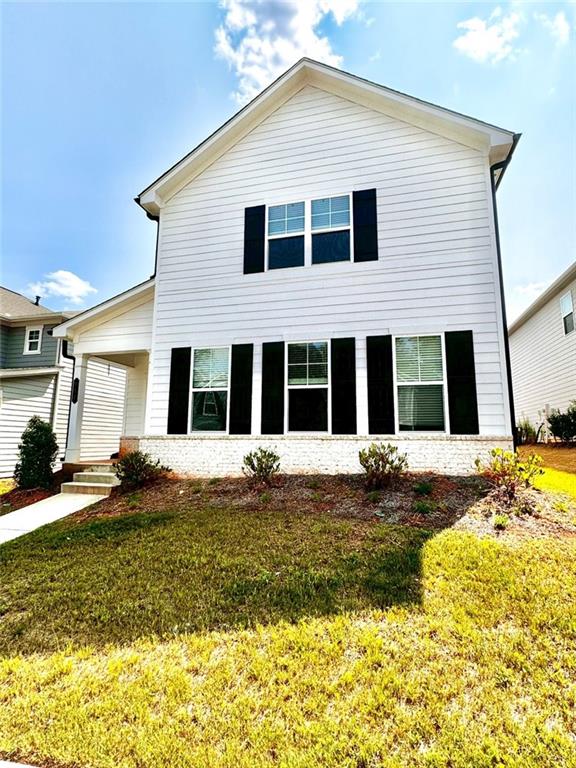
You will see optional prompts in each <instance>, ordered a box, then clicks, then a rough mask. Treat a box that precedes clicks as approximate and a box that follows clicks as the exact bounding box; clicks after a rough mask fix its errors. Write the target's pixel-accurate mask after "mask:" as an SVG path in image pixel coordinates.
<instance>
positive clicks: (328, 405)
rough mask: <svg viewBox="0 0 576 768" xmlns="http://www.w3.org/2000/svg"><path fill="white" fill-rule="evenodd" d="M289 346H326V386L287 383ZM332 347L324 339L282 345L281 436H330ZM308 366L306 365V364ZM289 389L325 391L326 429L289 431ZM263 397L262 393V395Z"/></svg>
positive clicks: (303, 340)
mask: <svg viewBox="0 0 576 768" xmlns="http://www.w3.org/2000/svg"><path fill="white" fill-rule="evenodd" d="M290 344H326V352H327V363H326V366H327V367H326V371H327V377H326V378H327V382H326V384H289V383H288V347H289V345H290ZM331 347H332V345H331V343H330V339H328V338H326V337H324V338H321V339H294V340H291V341H287V342H285V344H284V392H285V397H284V432H283V435H296V436H298V435H303V436H306V435H312V436H314V435H331V434H332V418H331V416H332V386H331V379H332V376H331V373H332V349H331ZM306 365H307V366H308V363H306ZM291 389H325V390H326V391H327V397H326V429H325V430H322V431H308V430H306V431H305V432H297V431H295V430H290V429H289V425H290V422H289V406H290V403H289V399H290V397H289V395H290V390H291ZM262 396H263V397H264V392H263V393H262Z"/></svg>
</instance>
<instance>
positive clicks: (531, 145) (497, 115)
mask: <svg viewBox="0 0 576 768" xmlns="http://www.w3.org/2000/svg"><path fill="white" fill-rule="evenodd" d="M1 14H2V19H1V20H2V62H1V63H2V69H1V77H2V83H1V85H2V105H1V106H2V115H3V117H2V136H1V144H2V158H1V159H2V209H1V213H2V219H1V227H2V233H1V234H2V242H1V246H2V248H1V263H0V270H1V274H0V280H1V282H2V284H3V285H6V286H8V287H10V288H12V289H14V290H18V291H24V292H28V293H29V294H33V293H35V292H36V290H38V292H40V293H42V295H43V296H44V301H45V303H46V304H47V305H48V306H51V307H53V308H54V309H59V308H74V309H79V308H82V307H85V306H90V305H91V304H94V303H97V302H99V301H102V300H103V299H105V298H107V297H109V296H111V295H113V294H115V293H118V292H119V291H121V290H124V289H126V288H128V287H130V286H131V285H133V284H135V283H137V282H140V281H142V280H144V279H146V278H147V277H149V275H150V274H151V273H152V270H153V264H154V242H155V229H156V227H155V224H153V223H152V222H150V221H148V219H147V218H146V216H145V214H144V212H143V211H142V210H141V209H140V208H139V207H138V206H137V205H136V204H135V203H134V202H133V198H134V196H135V195H136V194H137V193H138V192H139V191H141V190H142V189H143V188H144V187H145V186H146V185H147V184H148V183H149V182H151V181H152V180H153V179H155V178H156V177H157V176H158V175H159V174H160V173H162V172H163V171H164V170H166V169H167V168H168V167H169V166H170V165H172V164H173V163H174V162H175V161H176V160H178V159H179V158H180V157H181V156H182V155H184V154H185V153H186V152H188V151H189V150H190V149H191V148H192V147H193V146H195V145H196V144H197V143H198V142H199V141H201V140H202V139H203V138H205V137H206V135H208V134H209V133H211V132H212V131H213V130H214V129H215V128H217V127H218V126H219V125H220V124H221V123H222V122H224V121H225V120H226V119H227V118H228V117H229V116H230V115H231V114H232V113H233V112H235V111H236V110H237V108H238V106H239V105H240V104H241V103H243V102H244V101H245V100H246V99H247V98H249V97H251V96H252V95H254V94H255V93H256V92H258V90H260V88H261V87H263V86H264V85H266V84H267V83H268V82H269V81H270V80H271V79H272V78H273V77H275V76H277V75H278V74H279V73H280V72H282V71H283V70H284V69H286V68H287V67H288V66H290V65H291V64H292V63H294V61H295V60H297V59H298V58H300V57H301V56H302V55H308V56H311V57H313V58H318V59H321V60H324V61H327V62H328V63H331V64H334V65H336V66H341V67H342V68H343V69H345V70H347V71H350V72H353V73H355V74H358V75H360V76H363V77H366V78H369V79H371V80H375V81H377V82H380V83H383V84H384V85H388V86H390V87H392V88H396V89H398V90H401V91H405V92H406V93H410V94H413V95H414V96H418V97H420V98H422V99H426V100H429V101H432V102H435V103H438V104H441V105H443V106H446V107H449V108H452V109H455V110H458V111H461V112H464V113H466V114H470V115H472V116H475V117H478V118H481V119H483V120H486V121H488V122H492V123H495V124H496V125H500V126H502V127H504V128H508V129H511V130H514V131H518V132H522V134H523V136H522V139H521V141H520V144H519V146H518V149H517V152H516V154H515V157H514V161H513V163H512V164H511V166H510V168H509V169H508V172H507V174H506V178H505V180H504V181H503V183H502V186H501V188H500V191H499V194H498V196H499V211H500V226H501V237H502V249H503V258H504V276H505V284H506V293H507V299H508V303H509V316H511V317H513V316H514V315H515V314H517V313H518V312H519V311H520V310H521V309H522V308H523V307H525V306H527V304H528V303H530V301H531V300H533V299H534V298H535V296H536V295H538V293H539V292H540V291H541V290H542V289H543V288H544V286H545V285H546V284H548V283H550V282H551V281H552V280H553V279H555V278H556V277H557V276H558V275H559V274H560V273H561V272H562V271H563V270H564V269H566V268H567V267H568V265H569V264H570V263H571V261H573V260H574V258H575V255H576V215H575V214H576V99H575V94H576V44H575V15H576V5H575V4H574V3H546V2H542V3H538V2H536V3H520V2H513V3H502V4H500V5H498V4H496V3H458V2H452V3H435V2H421V3H414V4H412V3H409V2H402V3H369V2H362V1H361V0H305V2H301V3H297V2H282V3H278V2H269V1H268V0H262V2H255V3H252V2H246V1H245V0H226V2H223V3H220V4H218V3H215V2H205V3H196V2H191V3H185V2H180V3H168V2H165V3H148V2H140V3H138V2H127V3H83V2H75V3H46V2H44V3H28V2H17V3H10V2H4V3H3V4H2V6H1Z"/></svg>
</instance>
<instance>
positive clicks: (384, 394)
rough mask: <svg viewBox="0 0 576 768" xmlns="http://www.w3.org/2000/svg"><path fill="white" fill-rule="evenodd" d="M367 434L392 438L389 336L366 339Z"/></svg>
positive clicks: (392, 413) (390, 351)
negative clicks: (390, 436)
mask: <svg viewBox="0 0 576 768" xmlns="http://www.w3.org/2000/svg"><path fill="white" fill-rule="evenodd" d="M366 362H367V367H368V431H369V433H370V434H371V435H393V434H394V431H395V427H394V371H393V366H392V336H368V338H367V339H366Z"/></svg>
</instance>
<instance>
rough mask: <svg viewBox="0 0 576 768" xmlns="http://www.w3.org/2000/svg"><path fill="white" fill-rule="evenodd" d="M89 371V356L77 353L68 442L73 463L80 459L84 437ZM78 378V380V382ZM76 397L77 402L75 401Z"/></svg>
mask: <svg viewBox="0 0 576 768" xmlns="http://www.w3.org/2000/svg"><path fill="white" fill-rule="evenodd" d="M87 373H88V356H87V355H76V364H75V366H74V380H73V381H72V400H71V401H70V421H69V426H68V444H67V446H66V461H68V462H71V463H76V462H78V461H80V442H81V439H82V419H83V416H84V397H85V394H86V376H87ZM76 379H77V380H78V382H77V384H76ZM74 399H75V400H76V402H73V400H74Z"/></svg>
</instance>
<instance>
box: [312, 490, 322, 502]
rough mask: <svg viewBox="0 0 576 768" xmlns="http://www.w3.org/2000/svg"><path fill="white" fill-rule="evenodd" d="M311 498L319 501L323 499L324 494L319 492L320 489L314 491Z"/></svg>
mask: <svg viewBox="0 0 576 768" xmlns="http://www.w3.org/2000/svg"><path fill="white" fill-rule="evenodd" d="M310 498H311V499H312V501H316V502H318V501H322V499H323V496H322V494H321V493H318V491H314V493H313V494H311V496H310Z"/></svg>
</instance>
